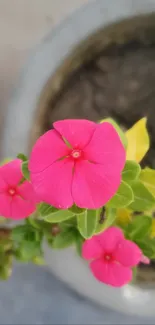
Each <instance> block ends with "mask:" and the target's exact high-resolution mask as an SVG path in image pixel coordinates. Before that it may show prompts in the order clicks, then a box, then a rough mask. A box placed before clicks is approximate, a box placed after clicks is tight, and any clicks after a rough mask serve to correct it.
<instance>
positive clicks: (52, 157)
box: [29, 120, 125, 209]
mask: <svg viewBox="0 0 155 325" xmlns="http://www.w3.org/2000/svg"><path fill="white" fill-rule="evenodd" d="M66 140H67V141H66ZM67 143H69V144H70V146H68V145H67ZM124 164H125V150H124V147H123V145H122V143H121V141H120V138H119V136H118V134H117V132H116V131H115V129H114V127H113V126H112V125H111V124H110V123H107V122H104V123H102V124H97V123H94V122H91V121H88V120H63V121H58V122H55V123H54V130H50V131H48V132H46V133H45V134H44V135H42V136H41V137H40V138H39V139H38V140H37V142H36V144H35V145H34V147H33V150H32V153H31V156H30V162H29V170H30V175H31V181H32V183H33V186H34V188H35V191H36V193H37V194H38V196H39V198H40V199H41V200H42V201H44V202H46V203H49V204H51V205H53V206H54V207H57V208H60V209H61V208H62V209H66V208H68V207H71V206H72V205H73V203H75V204H76V205H77V206H79V207H81V208H90V209H96V208H99V207H101V206H103V205H104V204H105V203H107V201H109V200H110V199H111V197H112V196H113V195H114V194H115V193H116V191H117V189H118V187H119V185H120V182H121V171H122V169H123V167H124Z"/></svg>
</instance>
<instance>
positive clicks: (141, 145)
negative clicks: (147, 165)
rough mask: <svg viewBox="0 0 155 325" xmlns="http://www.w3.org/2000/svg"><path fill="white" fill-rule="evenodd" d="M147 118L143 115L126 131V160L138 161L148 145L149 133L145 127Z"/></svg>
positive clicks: (147, 148)
mask: <svg viewBox="0 0 155 325" xmlns="http://www.w3.org/2000/svg"><path fill="white" fill-rule="evenodd" d="M146 122H147V119H146V118H145V117H144V118H142V119H141V120H139V121H138V122H137V123H135V124H134V125H133V126H132V128H131V129H129V130H128V131H127V132H126V137H127V141H128V146H127V155H126V159H127V160H135V161H137V162H140V161H141V160H142V159H143V157H144V156H145V154H146V153H147V151H148V150H149V147H150V140H149V134H148V131H147V128H146Z"/></svg>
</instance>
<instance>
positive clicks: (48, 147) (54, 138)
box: [29, 130, 68, 173]
mask: <svg viewBox="0 0 155 325" xmlns="http://www.w3.org/2000/svg"><path fill="white" fill-rule="evenodd" d="M67 154H68V148H67V146H66V144H65V143H64V141H63V140H62V138H61V137H60V135H59V134H58V133H57V132H56V131H55V130H50V131H48V132H46V133H45V134H43V135H42V136H41V137H40V138H39V139H38V140H37V142H36V143H35V145H34V147H33V149H32V152H31V155H30V161H29V170H30V172H33V173H37V172H41V171H43V170H44V169H46V168H48V167H49V166H50V165H52V164H53V163H54V162H55V161H56V160H58V159H60V158H62V157H64V156H66V155H67Z"/></svg>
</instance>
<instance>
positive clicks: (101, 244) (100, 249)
mask: <svg viewBox="0 0 155 325" xmlns="http://www.w3.org/2000/svg"><path fill="white" fill-rule="evenodd" d="M82 256H83V258H85V259H86V260H92V261H91V262H90V269H91V271H92V273H93V275H94V276H95V278H96V279H98V280H99V281H101V282H104V283H106V284H108V285H111V286H114V287H121V286H123V285H125V284H127V283H128V282H130V281H131V279H132V270H131V268H132V267H133V266H136V265H137V264H139V263H140V262H141V258H142V252H141V250H140V248H139V247H138V246H137V245H136V244H135V243H133V242H132V241H130V240H126V239H125V238H124V236H123V232H122V230H121V229H119V228H116V227H110V228H108V229H107V230H105V231H104V232H103V233H101V234H99V235H96V236H93V237H92V238H91V239H88V240H86V241H85V242H84V244H83V248H82Z"/></svg>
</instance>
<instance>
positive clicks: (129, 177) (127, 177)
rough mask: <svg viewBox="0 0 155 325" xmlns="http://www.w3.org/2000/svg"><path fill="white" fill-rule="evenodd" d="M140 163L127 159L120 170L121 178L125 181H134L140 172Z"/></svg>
mask: <svg viewBox="0 0 155 325" xmlns="http://www.w3.org/2000/svg"><path fill="white" fill-rule="evenodd" d="M140 170H141V168H140V165H139V164H138V163H136V162H135V161H131V160H127V161H126V164H125V167H124V169H123V172H122V178H123V181H125V182H130V181H134V180H135V179H137V178H138V176H139V174H140Z"/></svg>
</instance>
